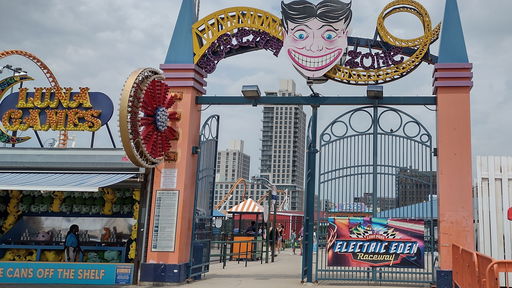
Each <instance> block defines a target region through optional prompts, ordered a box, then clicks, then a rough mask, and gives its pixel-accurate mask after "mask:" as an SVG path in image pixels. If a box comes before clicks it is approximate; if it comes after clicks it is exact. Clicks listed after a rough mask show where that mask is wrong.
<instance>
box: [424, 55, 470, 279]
mask: <svg viewBox="0 0 512 288" xmlns="http://www.w3.org/2000/svg"><path fill="white" fill-rule="evenodd" d="M471 69H472V64H471V63H455V64H448V63H443V64H437V65H436V66H435V72H434V92H435V94H436V95H437V149H438V159H437V189H438V192H437V193H438V197H439V198H438V201H439V257H440V266H441V270H451V269H452V255H451V254H452V253H451V252H452V250H451V246H452V244H454V243H456V244H459V245H461V246H462V247H464V248H467V249H470V250H473V249H475V240H474V233H475V231H474V224H473V196H472V181H471V177H472V173H471V164H472V163H471V115H470V91H471V88H472V86H473V82H472V81H471V80H472V77H473V73H471Z"/></svg>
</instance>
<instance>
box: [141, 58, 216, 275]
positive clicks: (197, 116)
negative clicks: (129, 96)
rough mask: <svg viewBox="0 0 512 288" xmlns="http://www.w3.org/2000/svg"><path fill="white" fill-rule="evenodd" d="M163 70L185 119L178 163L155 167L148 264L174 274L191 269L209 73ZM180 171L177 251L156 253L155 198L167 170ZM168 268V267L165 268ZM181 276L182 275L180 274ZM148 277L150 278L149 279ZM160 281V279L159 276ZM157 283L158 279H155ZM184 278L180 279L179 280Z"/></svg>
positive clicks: (175, 147)
mask: <svg viewBox="0 0 512 288" xmlns="http://www.w3.org/2000/svg"><path fill="white" fill-rule="evenodd" d="M160 69H162V70H163V71H164V75H165V82H166V83H167V85H169V86H170V87H171V90H170V91H171V92H178V93H183V99H182V100H181V101H177V102H176V104H175V105H176V110H177V111H178V112H180V113H181V120H180V121H179V122H178V125H177V128H178V132H179V140H177V141H175V142H173V144H172V148H171V151H175V152H177V161H175V162H165V163H164V164H161V165H159V166H158V167H157V168H155V173H154V182H153V183H154V184H153V191H152V196H153V197H152V206H151V211H150V220H149V225H148V227H149V238H148V246H147V253H146V255H147V257H146V261H145V262H146V263H148V264H151V263H161V264H174V265H172V266H169V267H170V268H167V269H164V270H165V273H172V271H177V270H178V269H187V268H185V267H187V264H188V262H189V260H190V259H189V258H190V246H191V236H192V234H191V233H192V217H193V210H194V197H195V189H196V170H197V160H198V157H197V154H193V152H192V149H193V147H194V146H197V145H198V144H199V129H200V121H201V112H200V110H201V109H200V106H199V105H196V104H195V99H196V97H197V96H201V95H203V94H204V93H205V90H204V88H203V87H204V86H206V81H205V80H204V78H205V77H206V74H205V73H204V72H203V71H202V70H201V69H200V68H198V67H197V66H195V65H193V64H162V65H160ZM169 168H172V169H176V171H177V178H176V188H175V189H171V190H177V191H178V192H179V196H178V199H179V200H178V213H177V226H176V238H175V247H174V251H173V252H161V251H153V250H152V245H151V244H152V242H153V227H154V221H155V219H154V215H155V200H156V199H155V198H156V193H157V191H158V190H161V187H162V185H161V184H162V183H161V177H162V171H163V169H169ZM160 221H161V222H162V221H165V219H160ZM161 267H164V266H161ZM180 273H181V272H180ZM145 278H147V277H145ZM156 278H158V277H156ZM154 281H155V282H161V281H158V279H155V280H154ZM182 281H184V279H181V278H180V277H178V279H177V281H165V282H182Z"/></svg>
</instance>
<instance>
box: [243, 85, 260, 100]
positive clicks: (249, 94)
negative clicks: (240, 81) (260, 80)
mask: <svg viewBox="0 0 512 288" xmlns="http://www.w3.org/2000/svg"><path fill="white" fill-rule="evenodd" d="M242 95H244V97H246V98H251V99H255V98H259V97H261V92H260V88H259V87H258V85H243V86H242Z"/></svg>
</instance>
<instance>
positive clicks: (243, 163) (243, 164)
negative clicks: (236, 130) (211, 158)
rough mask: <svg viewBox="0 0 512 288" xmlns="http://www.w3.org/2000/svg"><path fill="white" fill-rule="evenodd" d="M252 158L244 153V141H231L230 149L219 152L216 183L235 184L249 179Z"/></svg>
mask: <svg viewBox="0 0 512 288" xmlns="http://www.w3.org/2000/svg"><path fill="white" fill-rule="evenodd" d="M250 165H251V158H250V156H249V155H247V154H245V153H244V141H242V140H234V141H231V143H230V146H229V148H228V149H226V150H224V151H219V152H217V170H216V176H215V181H216V182H235V181H236V180H237V179H238V178H244V179H249V168H250Z"/></svg>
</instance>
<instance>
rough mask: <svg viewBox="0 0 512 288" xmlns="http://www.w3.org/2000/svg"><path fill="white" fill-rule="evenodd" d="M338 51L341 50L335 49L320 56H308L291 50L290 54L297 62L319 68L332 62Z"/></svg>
mask: <svg viewBox="0 0 512 288" xmlns="http://www.w3.org/2000/svg"><path fill="white" fill-rule="evenodd" d="M340 53H341V50H336V51H334V52H332V53H330V54H327V55H324V56H322V57H308V56H305V55H301V54H299V53H297V52H295V51H293V50H292V51H291V55H292V56H293V58H294V59H295V60H296V61H297V62H298V63H300V64H301V65H303V66H305V67H308V68H311V69H315V68H321V67H324V66H326V65H328V64H330V63H332V61H333V60H334V59H335V58H337V57H338V56H339V55H340Z"/></svg>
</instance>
